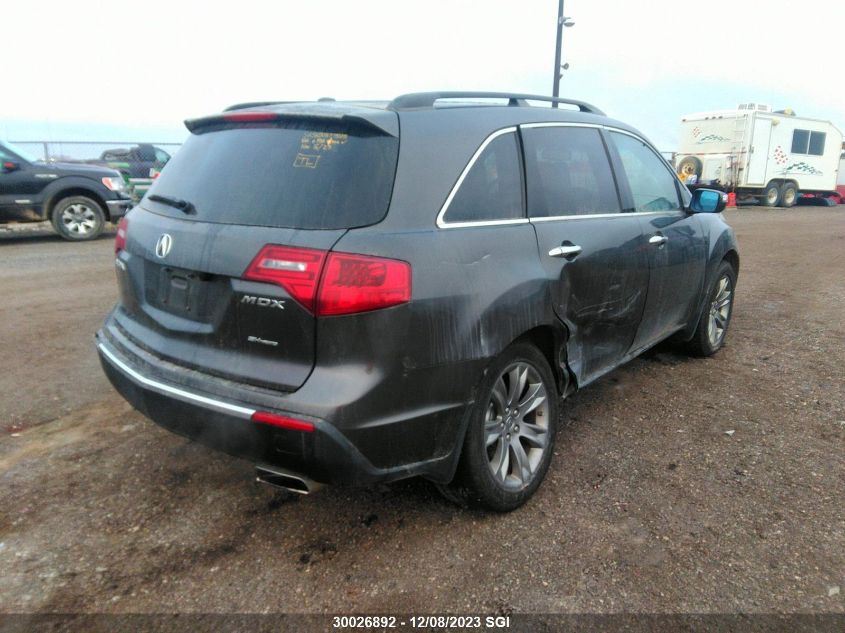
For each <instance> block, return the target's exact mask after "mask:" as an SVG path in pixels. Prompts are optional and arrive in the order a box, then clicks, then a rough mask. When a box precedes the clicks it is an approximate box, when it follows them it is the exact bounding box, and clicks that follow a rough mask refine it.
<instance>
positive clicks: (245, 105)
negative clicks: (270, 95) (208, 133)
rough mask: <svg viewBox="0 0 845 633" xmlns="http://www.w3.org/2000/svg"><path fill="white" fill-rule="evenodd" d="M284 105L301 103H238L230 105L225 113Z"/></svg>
mask: <svg viewBox="0 0 845 633" xmlns="http://www.w3.org/2000/svg"><path fill="white" fill-rule="evenodd" d="M283 103H299V102H298V101H247V102H246V103H236V104H235V105H230V106H229V107H228V108H226V109H225V110H223V112H231V111H232V110H243V109H244V108H260V107H261V106H269V105H281V104H283Z"/></svg>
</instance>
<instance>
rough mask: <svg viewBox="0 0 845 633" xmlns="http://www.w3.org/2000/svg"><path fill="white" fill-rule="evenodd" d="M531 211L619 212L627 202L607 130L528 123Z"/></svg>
mask: <svg viewBox="0 0 845 633" xmlns="http://www.w3.org/2000/svg"><path fill="white" fill-rule="evenodd" d="M522 138H523V142H524V143H525V164H526V172H527V175H526V180H527V182H526V185H527V190H528V215H529V216H530V217H532V218H536V217H555V216H567V215H596V214H604V213H619V212H620V211H621V210H622V209H621V205H620V203H619V196H618V194H617V192H616V183H615V182H614V180H613V172H612V171H611V168H610V162H609V160H608V156H607V151H606V150H605V148H604V143H603V142H602V139H601V135H600V133H599V131H598V130H597V129H595V128H583V127H556V126H551V127H536V128H523V130H522Z"/></svg>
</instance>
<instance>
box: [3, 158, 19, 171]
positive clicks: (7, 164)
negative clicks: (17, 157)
mask: <svg viewBox="0 0 845 633" xmlns="http://www.w3.org/2000/svg"><path fill="white" fill-rule="evenodd" d="M20 168H21V166H20V163H16V162H14V161H11V160H4V161H3V173H4V174H7V173H9V172H10V171H17V170H18V169H20Z"/></svg>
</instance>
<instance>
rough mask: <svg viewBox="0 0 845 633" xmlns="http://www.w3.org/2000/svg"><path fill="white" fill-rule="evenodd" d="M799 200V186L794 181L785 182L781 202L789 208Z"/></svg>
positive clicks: (781, 192)
mask: <svg viewBox="0 0 845 633" xmlns="http://www.w3.org/2000/svg"><path fill="white" fill-rule="evenodd" d="M797 202H798V187H796V186H795V184H794V183H791V182H787V183H784V185H783V187H781V189H780V204H781V206H782V207H786V208H787V209H788V208H790V207H794V206H795V205H796V204H797Z"/></svg>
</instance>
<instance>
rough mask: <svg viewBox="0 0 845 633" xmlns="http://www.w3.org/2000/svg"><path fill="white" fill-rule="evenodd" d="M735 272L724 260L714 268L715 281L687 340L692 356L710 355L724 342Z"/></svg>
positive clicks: (732, 295)
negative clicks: (688, 340)
mask: <svg viewBox="0 0 845 633" xmlns="http://www.w3.org/2000/svg"><path fill="white" fill-rule="evenodd" d="M734 288H736V271H735V270H734V269H733V266H731V265H730V264H729V263H728V262H726V261H723V262H722V263H721V264H719V268H717V269H716V275H715V276H714V281H713V283H712V284H711V285H710V288H709V289H708V292H707V300H706V301H705V302H704V307H703V308H702V310H701V315H700V316H699V319H698V326H697V327H696V330H695V334H694V335H693V337H692V340H691V341H690V342H689V351H690V353H691V354H693V355H694V356H712V355H713V354H715V353H716V352H718V351H719V350H720V349H721V348H722V346H723V345H724V344H725V336H727V333H728V326H729V325H730V322H731V316H733V300H734Z"/></svg>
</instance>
